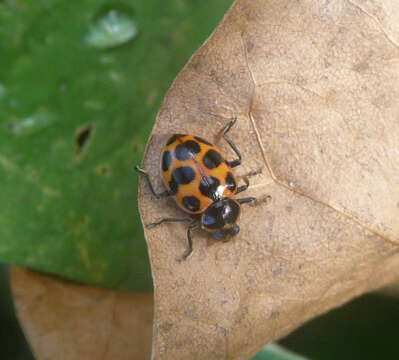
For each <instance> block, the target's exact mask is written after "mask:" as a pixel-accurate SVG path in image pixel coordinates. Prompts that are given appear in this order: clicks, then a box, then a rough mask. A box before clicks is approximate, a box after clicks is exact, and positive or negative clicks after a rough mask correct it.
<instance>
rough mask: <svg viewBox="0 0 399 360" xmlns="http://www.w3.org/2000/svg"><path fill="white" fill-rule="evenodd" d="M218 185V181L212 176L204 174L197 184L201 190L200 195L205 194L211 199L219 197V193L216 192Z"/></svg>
mask: <svg viewBox="0 0 399 360" xmlns="http://www.w3.org/2000/svg"><path fill="white" fill-rule="evenodd" d="M219 185H220V181H219V180H218V179H216V178H214V177H213V176H204V177H203V178H202V179H201V181H200V185H199V189H200V191H201V194H202V195H205V196H207V197H209V198H210V199H212V200H213V201H216V200H218V199H220V195H221V194H218V192H217V189H218V187H219Z"/></svg>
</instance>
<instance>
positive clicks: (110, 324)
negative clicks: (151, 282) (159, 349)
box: [11, 267, 153, 360]
mask: <svg viewBox="0 0 399 360" xmlns="http://www.w3.org/2000/svg"><path fill="white" fill-rule="evenodd" d="M11 279H12V290H13V294H14V303H15V307H16V310H17V313H18V318H19V320H20V322H21V325H22V327H23V329H24V332H25V335H26V336H27V338H28V340H29V343H30V345H31V347H32V350H33V353H34V354H35V357H36V359H37V360H54V359H57V360H77V359H85V360H86V359H87V360H92V359H93V360H94V359H95V360H115V359H118V360H133V359H149V358H150V352H151V335H152V316H153V311H152V307H153V304H152V294H144V293H143V294H138V293H124V292H119V291H110V290H105V289H101V288H98V287H94V286H83V285H77V284H75V283H72V282H67V281H63V280H59V279H57V278H54V277H50V276H46V275H41V274H39V273H36V272H32V271H29V270H24V269H23V268H19V267H12V268H11Z"/></svg>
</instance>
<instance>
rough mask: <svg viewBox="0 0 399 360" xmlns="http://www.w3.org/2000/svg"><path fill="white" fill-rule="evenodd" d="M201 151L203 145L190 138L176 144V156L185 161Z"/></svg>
mask: <svg viewBox="0 0 399 360" xmlns="http://www.w3.org/2000/svg"><path fill="white" fill-rule="evenodd" d="M200 151H201V146H200V145H199V144H198V143H197V142H196V141H193V140H188V141H185V142H184V143H182V144H180V145H177V146H176V149H175V156H176V158H177V159H178V160H181V161H185V160H188V159H191V158H193V157H194V156H195V155H196V154H198V153H199V152H200Z"/></svg>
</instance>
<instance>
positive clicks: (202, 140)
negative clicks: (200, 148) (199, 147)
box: [194, 136, 213, 146]
mask: <svg viewBox="0 0 399 360" xmlns="http://www.w3.org/2000/svg"><path fill="white" fill-rule="evenodd" d="M194 139H195V140H197V141H199V142H201V143H203V144H206V145H210V146H213V145H212V144H211V143H210V142H208V141H206V140H204V139H203V138H200V137H198V136H194Z"/></svg>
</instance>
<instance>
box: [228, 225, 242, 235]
mask: <svg viewBox="0 0 399 360" xmlns="http://www.w3.org/2000/svg"><path fill="white" fill-rule="evenodd" d="M239 232H240V227H239V226H238V225H237V224H234V225H233V226H232V227H231V228H230V229H229V233H230V235H231V236H235V235H237V234H238V233H239Z"/></svg>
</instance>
